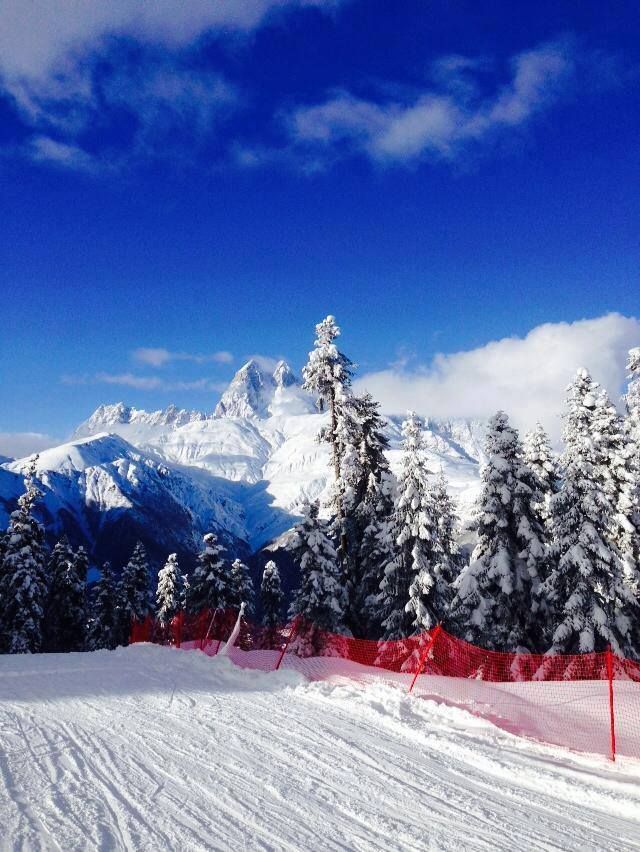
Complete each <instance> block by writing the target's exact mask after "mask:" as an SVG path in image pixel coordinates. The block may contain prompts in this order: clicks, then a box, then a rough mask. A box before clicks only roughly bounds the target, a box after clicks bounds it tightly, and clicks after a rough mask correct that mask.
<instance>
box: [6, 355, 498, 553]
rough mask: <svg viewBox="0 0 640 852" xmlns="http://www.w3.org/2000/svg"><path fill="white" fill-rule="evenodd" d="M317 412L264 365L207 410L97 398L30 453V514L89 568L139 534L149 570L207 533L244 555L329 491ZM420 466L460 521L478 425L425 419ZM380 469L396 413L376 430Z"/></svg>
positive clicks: (395, 428)
mask: <svg viewBox="0 0 640 852" xmlns="http://www.w3.org/2000/svg"><path fill="white" fill-rule="evenodd" d="M325 417H326V415H324V414H318V413H317V411H316V409H315V406H314V401H313V399H312V398H311V397H310V396H309V395H308V394H307V393H306V392H305V391H303V390H302V387H301V384H300V382H299V380H298V379H297V378H296V376H295V375H294V373H293V371H292V370H291V368H290V367H289V365H288V364H286V363H285V362H284V361H280V362H279V363H278V364H277V366H276V368H275V370H274V371H273V372H270V371H269V370H267V369H265V368H264V366H262V365H261V364H260V363H258V362H257V361H256V360H251V361H249V362H248V363H247V364H245V365H244V366H243V367H242V368H241V369H240V370H239V371H238V372H237V373H236V375H235V376H234V378H233V380H232V381H231V383H230V384H229V387H228V388H227V390H226V391H225V392H224V393H223V395H222V397H221V399H220V401H219V403H218V405H217V406H216V409H215V411H214V413H213V414H212V415H206V414H204V413H202V412H198V411H186V410H184V409H178V408H176V407H175V406H173V405H172V406H169V407H168V408H166V409H164V410H161V411H153V412H147V411H143V410H139V409H135V408H132V407H130V406H127V405H124V404H123V403H121V402H119V403H116V404H114V405H101V406H99V408H97V409H96V411H94V413H93V414H92V415H91V416H90V417H89V418H88V419H87V420H85V421H84V422H83V423H82V424H80V426H78V428H77V429H76V431H75V432H74V435H73V437H72V439H71V440H70V441H69V442H68V443H65V444H61V445H60V446H58V447H54V448H53V449H50V450H46V451H44V452H42V453H41V454H40V458H39V461H38V477H39V481H40V485H41V488H42V490H43V492H44V495H45V496H44V499H43V501H42V505H41V515H42V520H43V522H44V523H45V525H46V528H47V533H48V536H49V537H50V539H51V540H52V541H53V540H54V539H56V538H58V537H59V536H60V535H61V534H62V533H63V532H66V533H67V534H68V535H69V537H70V538H71V540H72V542H73V543H74V544H76V545H77V544H83V545H84V546H85V548H86V549H87V550H88V552H89V553H90V556H91V559H92V561H93V562H94V564H97V565H99V564H101V562H102V561H104V560H105V559H110V560H111V561H112V562H113V563H114V565H115V566H116V567H118V566H119V565H121V564H122V563H123V562H124V561H125V560H126V558H127V557H128V555H129V553H130V551H131V549H132V547H133V545H134V543H135V541H136V540H137V539H141V540H142V541H143V542H144V543H145V544H146V545H147V547H148V550H149V553H150V556H151V558H152V560H153V561H154V562H155V563H156V565H159V564H160V563H161V562H162V561H163V560H164V559H165V557H166V555H167V554H168V553H169V552H172V551H176V552H178V554H179V556H180V557H181V559H182V560H183V562H184V563H185V565H186V567H188V566H189V565H190V564H191V563H192V562H193V558H194V555H195V554H196V553H197V551H198V550H199V547H200V542H201V539H202V535H203V534H204V533H205V532H207V531H209V530H213V531H214V532H216V533H217V534H218V535H219V536H220V537H221V538H222V540H223V542H224V544H225V546H226V547H227V549H228V550H229V553H230V554H238V555H241V556H244V557H248V556H249V555H250V554H251V553H253V552H255V551H256V550H258V549H260V548H262V547H264V546H265V545H267V544H268V543H269V542H270V541H273V540H274V539H276V538H277V537H278V536H280V535H281V534H282V533H284V532H285V531H286V530H288V529H289V528H290V527H291V526H292V524H294V523H295V521H296V518H297V516H298V511H299V508H300V505H301V503H302V501H303V500H304V499H305V498H311V499H315V498H317V497H320V498H321V499H322V498H323V497H325V496H326V495H327V491H328V487H329V484H330V483H329V481H328V477H329V454H328V449H327V447H326V446H325V445H324V444H321V443H319V442H318V441H317V434H318V432H319V430H320V428H321V426H322V424H323V422H324V420H325ZM426 426H427V428H426V431H425V437H426V441H427V446H428V457H429V462H430V464H431V468H432V469H433V470H434V472H435V471H439V470H440V469H442V470H443V471H444V473H445V475H446V476H447V478H448V479H449V482H450V485H451V491H452V494H453V495H454V496H455V497H456V498H457V500H458V502H459V507H460V511H461V514H462V516H463V518H468V517H469V514H470V508H471V505H472V503H473V500H474V498H475V496H476V494H477V491H478V488H479V473H478V466H479V462H480V461H481V460H482V442H483V433H484V426H483V424H481V423H479V422H477V421H468V420H451V421H435V420H429V421H427V423H426ZM387 433H388V436H389V440H390V444H391V449H390V452H389V458H390V462H391V465H392V467H395V466H397V464H398V462H399V458H400V449H399V446H400V441H401V433H400V419H399V418H390V419H389V422H388V427H387ZM25 465H26V459H19V460H14V461H9V462H4V463H2V464H0V528H3V527H4V526H6V523H7V520H8V513H9V512H10V511H11V509H12V508H13V506H14V505H15V500H16V499H17V497H18V495H19V494H20V493H21V492H22V490H23V481H22V480H23V477H22V471H23V470H24V467H25Z"/></svg>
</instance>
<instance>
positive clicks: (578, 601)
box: [543, 369, 640, 656]
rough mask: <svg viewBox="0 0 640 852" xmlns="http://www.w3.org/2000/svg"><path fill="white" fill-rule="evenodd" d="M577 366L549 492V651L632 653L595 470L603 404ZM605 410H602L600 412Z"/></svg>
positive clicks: (608, 508) (631, 618)
mask: <svg viewBox="0 0 640 852" xmlns="http://www.w3.org/2000/svg"><path fill="white" fill-rule="evenodd" d="M603 408H606V406H603V404H602V395H601V394H600V393H599V389H598V385H597V383H596V382H594V381H593V380H592V378H591V376H590V375H589V373H588V372H587V370H585V369H581V370H579V371H578V374H577V376H576V378H575V379H574V381H573V383H572V384H571V385H570V386H569V388H568V395H567V412H566V415H565V428H564V452H563V454H562V458H561V466H562V471H563V482H562V487H561V488H560V491H559V492H558V493H557V494H556V495H554V497H553V498H552V500H551V515H552V525H553V532H554V542H553V546H552V549H551V555H552V559H553V562H552V567H551V571H550V574H549V577H548V578H547V580H546V582H545V583H544V586H543V593H544V595H545V598H546V600H547V602H548V606H549V608H550V617H551V634H552V644H551V648H550V649H549V650H550V652H551V653H556V654H558V653H581V652H591V651H602V650H604V649H606V647H607V646H608V645H611V648H612V650H613V651H614V652H615V653H616V654H624V655H627V656H636V655H637V653H638V651H640V649H639V648H637V646H636V642H637V640H636V638H635V637H634V631H635V626H636V625H637V624H638V621H639V620H640V612H639V610H638V600H637V597H636V596H635V594H634V592H633V591H632V589H631V587H630V585H629V583H628V582H627V581H626V579H625V572H624V565H623V562H622V559H621V556H620V552H619V550H618V548H617V547H616V544H615V542H614V541H613V539H612V536H611V530H612V527H613V524H612V521H613V518H614V515H615V512H616V507H615V505H614V502H613V499H612V492H611V489H610V483H608V482H607V479H606V477H605V475H604V474H603V453H604V454H606V452H607V451H606V443H607V442H603V437H602V433H600V432H598V429H601V428H602V425H603V418H604V420H606V419H607V418H608V416H609V415H610V413H609V414H606V412H604V411H603ZM605 414H606V416H604V415H605Z"/></svg>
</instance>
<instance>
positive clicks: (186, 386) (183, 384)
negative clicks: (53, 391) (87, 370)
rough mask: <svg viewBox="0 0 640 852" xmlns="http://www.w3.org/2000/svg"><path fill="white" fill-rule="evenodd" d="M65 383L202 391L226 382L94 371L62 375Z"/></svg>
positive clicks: (220, 386)
mask: <svg viewBox="0 0 640 852" xmlns="http://www.w3.org/2000/svg"><path fill="white" fill-rule="evenodd" d="M61 382H62V383H63V384H65V385H117V386H119V387H127V388H134V389H135V390H142V391H202V392H204V393H211V392H214V391H215V392H220V391H222V390H224V389H225V388H226V384H223V383H221V382H215V381H212V380H211V379H207V378H202V379H193V380H192V381H167V380H166V379H164V378H162V377H161V376H139V375H137V374H136V373H104V372H102V373H95V374H94V375H91V376H73V375H66V376H62V378H61Z"/></svg>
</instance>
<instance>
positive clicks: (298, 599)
mask: <svg viewBox="0 0 640 852" xmlns="http://www.w3.org/2000/svg"><path fill="white" fill-rule="evenodd" d="M302 514H303V517H302V521H301V523H299V524H298V525H297V526H296V528H295V531H294V535H293V537H292V539H291V542H290V544H289V547H288V549H289V550H290V552H291V554H292V556H293V558H294V560H295V562H296V564H297V565H298V566H299V567H300V587H299V588H298V589H297V590H296V592H294V596H293V602H292V604H291V606H290V608H289V617H290V618H294V617H295V616H296V615H301V616H303V618H304V619H305V620H306V621H308V622H311V623H312V624H313V625H315V626H316V627H319V628H321V629H323V630H328V631H332V632H338V631H340V630H342V629H343V626H344V611H345V606H346V595H345V591H344V586H343V583H342V578H341V576H340V569H339V567H338V557H337V553H336V549H335V547H334V546H333V544H332V542H331V540H330V538H329V536H328V535H327V530H326V525H325V524H324V523H323V522H322V521H321V520H320V518H319V517H318V504H317V503H307V504H305V505H304V506H303V509H302Z"/></svg>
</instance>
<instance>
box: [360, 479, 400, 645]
mask: <svg viewBox="0 0 640 852" xmlns="http://www.w3.org/2000/svg"><path fill="white" fill-rule="evenodd" d="M395 488H396V484H395V479H394V477H393V475H392V474H391V472H390V471H383V472H382V473H381V476H380V480H379V481H377V480H376V479H375V478H374V477H373V476H370V477H369V483H368V487H367V490H366V493H365V497H364V500H363V502H362V503H361V504H360V507H359V511H358V522H359V525H360V527H361V530H362V531H361V535H360V547H359V553H358V556H359V563H360V564H359V580H358V581H357V583H356V584H355V588H354V589H353V592H352V595H353V597H352V604H351V610H352V613H353V614H354V616H357V625H356V630H357V631H358V634H357V635H359V636H363V637H365V638H367V639H377V638H379V636H380V635H381V633H382V618H383V616H382V613H381V610H380V607H379V603H378V600H377V598H378V594H379V592H380V583H381V582H382V580H383V578H384V569H385V566H386V565H387V564H388V563H389V562H390V561H391V560H392V558H393V555H394V551H395V547H396V545H395V542H394V541H393V535H392V532H391V529H392V526H393V509H394V495H395ZM354 620H355V619H354ZM352 629H353V628H352Z"/></svg>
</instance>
